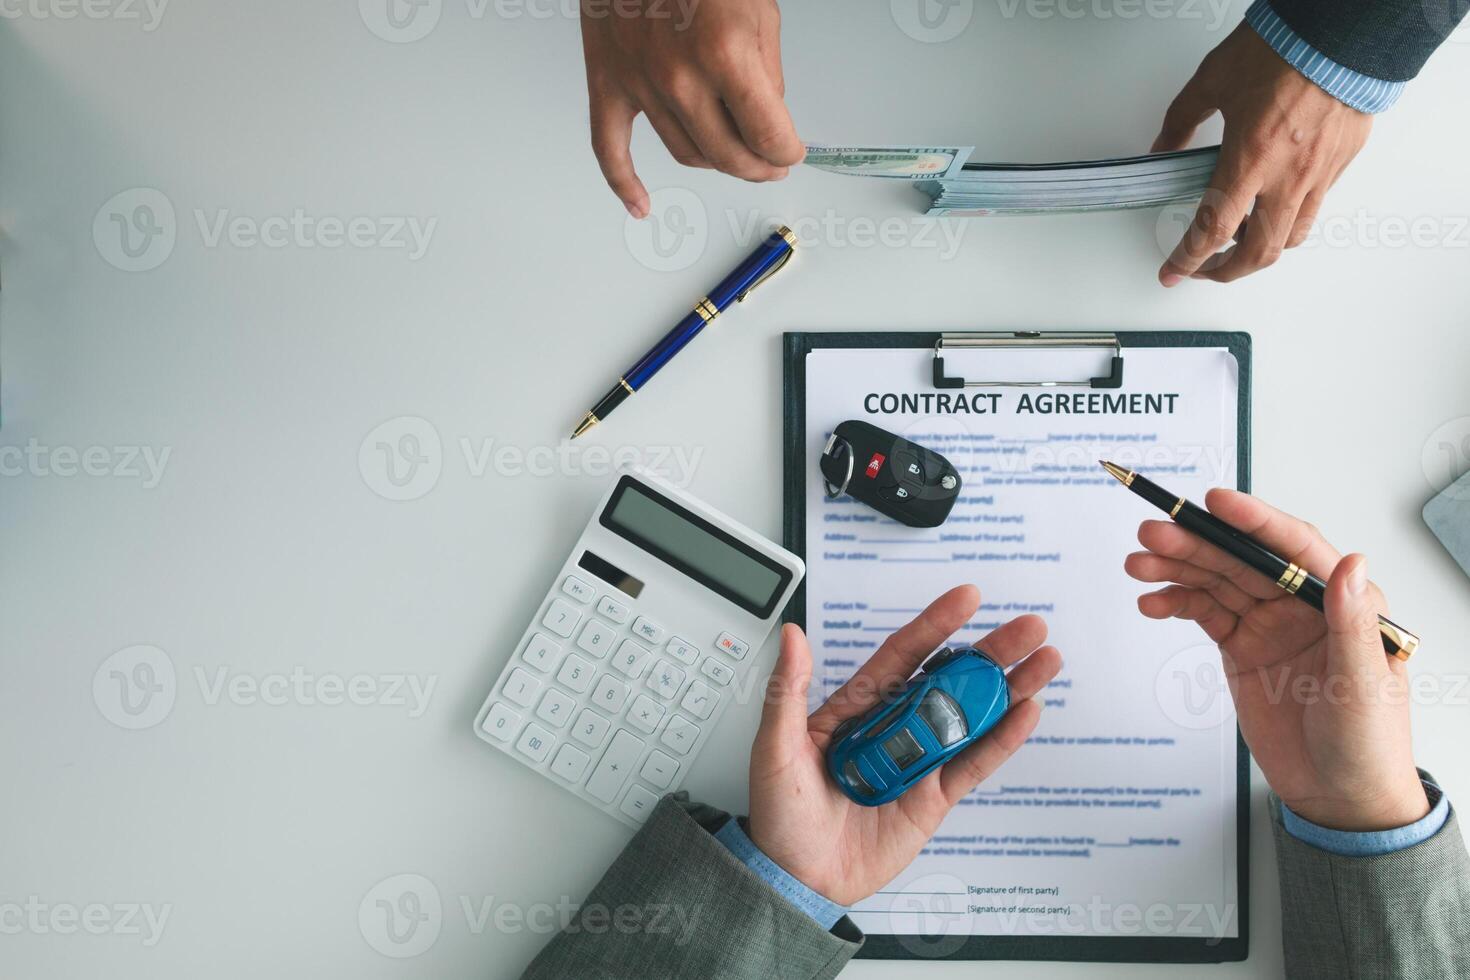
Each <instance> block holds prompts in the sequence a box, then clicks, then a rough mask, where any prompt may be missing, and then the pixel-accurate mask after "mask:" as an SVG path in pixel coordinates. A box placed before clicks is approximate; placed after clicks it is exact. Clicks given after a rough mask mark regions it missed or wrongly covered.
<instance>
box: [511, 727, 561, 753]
mask: <svg viewBox="0 0 1470 980" xmlns="http://www.w3.org/2000/svg"><path fill="white" fill-rule="evenodd" d="M555 741H556V739H554V738H552V737H551V733H550V732H548V731H545V730H544V729H542V728H541V727H540V726H539V725H527V726H526V730H525V731H524V732H522V733H521V739H520V741H519V742H516V751H517V752H519V753H521V754H522V755H524V756H525V757H526V758H528V759H530V760H531V761H532V762H541V761H542V760H544V759H545V758H546V756H547V754H548V753H550V752H551V744H552V743H553V742H555Z"/></svg>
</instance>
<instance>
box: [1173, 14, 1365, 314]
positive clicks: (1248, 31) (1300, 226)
mask: <svg viewBox="0 0 1470 980" xmlns="http://www.w3.org/2000/svg"><path fill="white" fill-rule="evenodd" d="M1216 111H1218V112H1219V113H1220V114H1221V115H1222V116H1224V118H1225V134H1224V138H1223V139H1222V140H1221V145H1220V162H1219V165H1218V166H1217V167H1216V168H1215V174H1214V178H1213V180H1212V181H1211V183H1210V186H1209V188H1208V189H1207V190H1206V191H1205V194H1204V200H1203V201H1202V202H1201V203H1200V206H1199V211H1198V212H1197V213H1196V215H1195V219H1194V223H1193V224H1192V225H1191V226H1190V228H1189V230H1188V231H1187V232H1185V234H1184V238H1183V240H1182V241H1180V242H1179V245H1178V246H1177V247H1176V248H1175V249H1174V251H1173V254H1171V255H1170V256H1169V260H1168V261H1167V262H1165V263H1164V265H1163V268H1161V269H1160V270H1159V282H1161V283H1162V284H1163V285H1165V286H1173V285H1175V284H1176V283H1178V282H1179V281H1180V280H1182V279H1185V278H1190V279H1212V280H1214V281H1215V282H1231V281H1232V280H1235V279H1239V278H1241V277H1242V276H1248V275H1250V274H1251V273H1252V272H1256V271H1258V270H1260V269H1264V268H1265V267H1266V266H1268V265H1271V264H1272V263H1274V262H1275V261H1276V260H1277V259H1278V258H1280V256H1281V253H1282V250H1283V249H1288V248H1295V247H1296V246H1298V245H1300V244H1301V243H1302V242H1303V241H1305V240H1306V238H1307V235H1308V234H1309V233H1310V232H1311V229H1312V221H1313V220H1314V219H1315V218H1316V217H1317V211H1318V209H1319V208H1321V207H1322V200H1323V198H1324V197H1325V196H1326V195H1327V191H1328V189H1329V188H1330V187H1332V185H1333V184H1335V183H1336V182H1337V178H1338V177H1340V176H1341V175H1342V172H1343V170H1345V169H1346V168H1347V165H1348V164H1349V163H1351V162H1352V160H1353V157H1355V156H1356V155H1357V153H1358V151H1359V150H1361V149H1362V148H1363V144H1364V143H1366V142H1367V140H1368V132H1369V130H1371V129H1372V128H1373V117H1372V116H1369V115H1365V114H1363V113H1361V112H1359V111H1358V110H1356V109H1350V108H1348V107H1347V106H1346V105H1344V104H1343V103H1341V102H1339V101H1337V100H1336V99H1334V98H1333V97H1332V96H1330V95H1328V94H1327V93H1326V92H1324V91H1323V90H1322V89H1321V88H1319V87H1318V86H1317V85H1316V83H1314V82H1312V81H1310V80H1308V79H1307V78H1306V76H1304V75H1302V74H1301V73H1300V72H1299V71H1297V70H1296V69H1295V68H1293V67H1292V66H1291V65H1289V64H1288V63H1287V62H1286V61H1285V60H1283V59H1282V58H1281V57H1280V56H1279V55H1277V54H1276V52H1275V51H1273V50H1271V47H1270V46H1269V45H1268V44H1266V42H1265V41H1263V40H1261V37H1260V35H1258V34H1257V33H1256V32H1255V30H1254V29H1253V28H1251V27H1250V26H1249V25H1247V24H1242V25H1241V26H1240V27H1238V28H1236V30H1235V32H1234V33H1232V34H1231V35H1230V36H1229V37H1227V38H1226V39H1225V40H1224V41H1222V42H1221V43H1220V46H1219V47H1217V48H1216V49H1215V50H1214V51H1211V52H1210V53H1209V54H1208V55H1206V56H1205V60H1204V61H1203V62H1202V63H1201V64H1200V66H1199V70H1198V71H1197V72H1195V74H1194V77H1193V78H1191V79H1190V80H1189V83H1188V84H1187V85H1185V86H1184V91H1182V92H1180V93H1179V96H1178V98H1176V99H1175V100H1174V103H1173V105H1171V106H1169V112H1168V114H1167V115H1166V116H1165V117H1164V127H1163V130H1162V131H1161V132H1160V133H1159V137H1158V139H1157V140H1156V141H1155V142H1154V147H1153V148H1154V150H1155V151H1156V152H1158V151H1167V150H1177V149H1181V148H1183V147H1185V146H1187V145H1188V144H1189V141H1190V138H1191V137H1192V136H1193V135H1194V131H1195V129H1196V128H1197V127H1198V126H1199V124H1200V123H1202V122H1204V121H1205V120H1206V119H1208V118H1209V117H1210V116H1213V115H1214V114H1215V112H1216ZM1232 239H1235V240H1236V243H1235V244H1231V240H1232ZM1226 245H1230V247H1229V248H1225V246H1226ZM1222 248H1225V251H1223V252H1221V251H1220V249H1222ZM1216 253H1219V254H1216Z"/></svg>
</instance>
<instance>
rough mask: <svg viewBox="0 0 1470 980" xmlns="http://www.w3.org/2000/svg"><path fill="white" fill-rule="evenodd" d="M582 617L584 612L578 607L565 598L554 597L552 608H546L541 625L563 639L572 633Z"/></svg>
mask: <svg viewBox="0 0 1470 980" xmlns="http://www.w3.org/2000/svg"><path fill="white" fill-rule="evenodd" d="M581 619H582V614H581V613H580V612H578V611H577V607H576V606H574V605H572V604H571V603H570V602H567V601H566V600H565V599H552V600H551V608H550V609H548V610H546V617H545V618H544V619H542V620H541V625H542V626H545V627H546V628H547V629H549V630H551V632H553V633H555V634H556V635H557V636H559V637H561V638H562V639H566V638H567V637H569V636H571V635H572V630H574V629H576V628H577V623H578V622H579V621H580V620H581Z"/></svg>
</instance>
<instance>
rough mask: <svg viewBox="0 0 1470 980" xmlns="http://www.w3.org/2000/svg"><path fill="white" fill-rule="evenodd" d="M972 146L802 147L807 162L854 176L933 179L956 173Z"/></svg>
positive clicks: (972, 150)
mask: <svg viewBox="0 0 1470 980" xmlns="http://www.w3.org/2000/svg"><path fill="white" fill-rule="evenodd" d="M973 152H975V148H974V147H973V146H823V145H818V144H809V145H808V146H807V148H806V160H805V161H803V162H805V163H806V164H807V165H808V166H812V167H816V168H817V169H818V170H827V171H830V172H832V173H834V174H850V175H852V176H855V177H897V178H900V179H903V180H936V179H938V178H940V177H944V176H946V175H950V174H957V173H958V172H959V170H960V168H961V167H963V166H964V165H965V161H966V160H968V159H969V157H970V154H971V153H973Z"/></svg>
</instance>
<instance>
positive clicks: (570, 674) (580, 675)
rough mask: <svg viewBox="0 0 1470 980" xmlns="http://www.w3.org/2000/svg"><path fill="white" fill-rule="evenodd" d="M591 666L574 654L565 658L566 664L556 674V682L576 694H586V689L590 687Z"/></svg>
mask: <svg viewBox="0 0 1470 980" xmlns="http://www.w3.org/2000/svg"><path fill="white" fill-rule="evenodd" d="M593 673H594V671H593V669H592V665H591V664H589V663H588V662H587V661H585V660H583V659H582V658H581V657H579V656H577V655H576V654H572V655H571V656H570V657H568V658H567V662H566V663H564V664H562V665H561V670H558V671H557V672H556V680H557V683H559V684H565V685H566V686H567V687H569V688H571V689H572V690H573V691H576V692H577V693H578V694H585V693H587V688H589V687H591V686H592V675H593Z"/></svg>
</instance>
